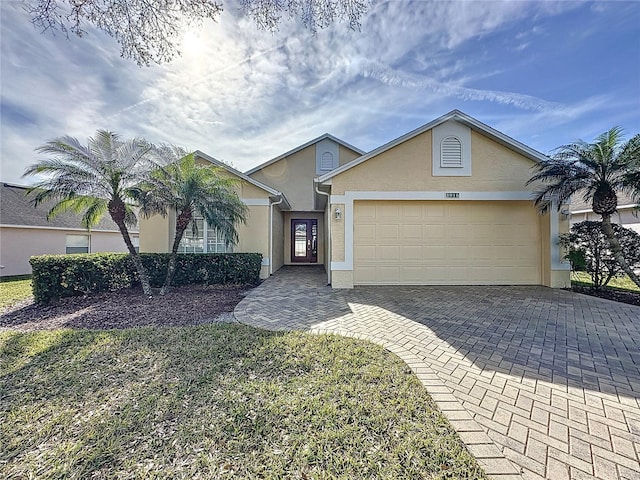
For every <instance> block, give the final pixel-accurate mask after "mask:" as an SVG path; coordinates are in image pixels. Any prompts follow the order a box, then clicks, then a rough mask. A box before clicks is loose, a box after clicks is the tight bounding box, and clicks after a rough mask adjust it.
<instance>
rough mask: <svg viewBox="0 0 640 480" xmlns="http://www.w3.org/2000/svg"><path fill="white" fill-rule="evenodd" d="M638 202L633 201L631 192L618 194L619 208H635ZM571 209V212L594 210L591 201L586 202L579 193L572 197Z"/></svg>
mask: <svg viewBox="0 0 640 480" xmlns="http://www.w3.org/2000/svg"><path fill="white" fill-rule="evenodd" d="M637 206H638V204H637V203H636V202H634V201H633V198H632V197H631V195H629V194H625V193H622V194H618V209H621V208H635V207H637ZM569 210H570V211H571V213H588V212H592V211H593V206H592V205H591V202H585V201H584V199H583V198H582V196H581V195H579V194H577V195H574V196H573V197H572V198H571V203H570V204H569Z"/></svg>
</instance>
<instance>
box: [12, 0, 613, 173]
mask: <svg viewBox="0 0 640 480" xmlns="http://www.w3.org/2000/svg"><path fill="white" fill-rule="evenodd" d="M234 5H235V4H231V5H230V6H229V5H227V8H226V10H225V12H224V13H223V14H222V15H221V17H220V19H219V21H218V22H217V23H213V22H209V23H205V24H204V25H203V26H202V27H201V28H200V29H199V30H198V31H195V30H193V31H190V32H189V34H188V36H187V38H186V39H185V43H184V46H183V56H182V57H181V58H178V59H177V60H175V61H174V62H173V63H172V64H169V65H164V66H154V67H151V68H142V69H140V68H138V67H136V66H135V64H133V63H132V62H130V61H125V60H122V59H120V58H119V57H118V54H119V48H118V45H117V44H116V43H115V42H114V41H113V40H111V39H109V38H106V37H105V36H104V35H102V34H99V33H97V32H94V31H91V32H89V36H88V37H87V38H84V39H76V38H74V39H72V40H70V41H67V40H65V39H64V38H60V37H56V38H55V39H52V38H51V37H49V36H42V35H40V34H39V33H38V32H36V31H34V30H33V29H32V28H31V26H30V24H29V23H28V19H26V18H25V17H24V14H23V13H21V12H19V11H18V10H17V9H15V8H12V7H7V6H6V4H5V3H3V4H2V6H1V7H0V8H2V9H3V10H2V12H3V15H2V16H3V18H2V22H3V24H2V92H1V93H2V101H3V104H4V102H6V103H7V104H11V105H15V106H16V108H17V109H18V110H19V111H24V112H30V114H31V117H32V118H33V119H34V120H33V121H34V122H35V123H34V124H33V125H24V124H21V123H19V122H17V121H16V119H14V118H9V117H8V116H5V114H4V113H3V119H2V127H3V129H2V171H1V174H2V177H3V178H9V179H11V180H13V181H15V180H16V178H17V175H18V173H19V172H21V171H22V169H23V168H24V166H26V164H27V163H31V161H32V160H33V159H34V155H33V154H32V149H33V148H34V147H35V146H37V145H39V144H41V143H43V142H44V141H46V140H48V139H50V138H53V137H55V136H59V135H62V134H71V135H74V136H77V137H78V138H81V139H82V138H86V137H88V136H89V135H91V134H93V132H94V131H95V129H97V128H109V129H111V130H114V131H116V132H119V133H121V134H122V135H124V136H138V135H142V136H145V137H147V138H148V139H149V140H151V141H155V142H167V141H170V142H173V143H176V144H179V145H182V146H185V147H188V148H192V149H200V150H203V151H205V152H207V153H209V154H211V155H213V156H215V157H217V158H221V159H224V160H226V161H230V162H232V163H233V164H234V165H235V166H236V167H237V168H240V169H247V168H249V167H251V166H254V165H256V164H258V163H260V162H262V161H265V160H267V159H269V158H271V157H273V156H276V155H278V154H280V153H282V152H284V151H286V150H289V149H291V148H293V147H295V146H297V145H299V144H300V143H303V142H305V141H307V140H309V139H310V138H313V137H315V136H318V135H320V134H322V133H324V132H327V131H329V132H331V133H333V134H335V135H337V136H339V137H342V138H344V139H345V140H347V141H349V142H351V143H353V144H354V145H356V146H360V147H361V148H364V149H370V148H373V147H375V146H378V145H380V144H382V143H384V142H386V141H388V140H391V139H392V138H393V137H395V136H397V135H400V134H402V133H405V132H406V131H408V130H409V129H411V128H415V127H417V126H419V125H420V124H422V123H425V122H427V121H429V120H431V119H433V118H434V117H436V116H438V115H441V114H443V113H445V112H446V111H448V110H451V109H452V108H461V105H464V106H465V107H470V108H471V110H472V111H473V110H476V111H479V112H480V113H483V116H482V118H481V119H482V120H483V121H487V120H488V119H490V118H494V117H492V116H491V114H490V112H489V109H490V107H491V108H497V109H499V110H500V111H501V112H504V118H498V116H496V117H495V118H498V120H497V121H498V124H497V125H494V126H496V127H497V128H500V127H501V126H504V127H505V128H506V130H505V131H506V132H507V133H509V132H527V128H529V130H531V126H532V125H535V124H536V123H535V122H543V123H544V122H545V121H546V119H548V118H551V119H552V121H551V123H553V122H555V124H556V125H560V124H562V122H566V121H569V119H575V118H579V117H580V116H584V115H585V112H590V111H594V110H597V109H599V108H602V103H599V102H598V101H595V100H594V101H591V102H579V105H577V106H572V105H560V104H558V103H557V102H552V101H549V100H547V99H544V98H538V97H536V96H534V95H529V94H527V93H525V92H523V91H517V87H511V85H510V88H513V90H516V91H503V89H501V88H486V85H487V84H490V83H491V82H490V80H492V79H494V78H503V77H505V76H506V75H509V74H510V71H509V70H510V69H511V68H514V67H513V66H512V65H499V64H497V63H495V61H493V59H494V57H495V56H496V54H495V53H494V52H492V51H491V49H490V48H488V47H487V43H486V42H487V41H489V40H490V37H491V35H495V34H496V32H500V31H501V30H505V29H508V28H510V27H513V25H515V24H516V22H518V21H519V20H521V19H525V18H529V17H531V16H536V17H538V18H545V16H549V15H557V14H559V13H561V12H562V11H564V9H568V8H576V6H575V4H569V3H567V2H556V3H553V2H534V3H528V2H414V3H408V2H404V1H392V2H380V3H375V4H374V6H373V8H372V9H371V11H370V13H369V15H368V16H367V18H366V19H365V20H364V22H363V25H362V31H361V32H353V31H351V30H349V29H348V28H347V27H346V26H345V25H336V26H333V27H331V28H329V29H326V30H322V31H319V32H318V34H317V35H316V36H313V35H312V34H311V33H310V32H308V31H306V30H304V29H303V28H302V27H301V26H300V25H299V24H298V23H296V22H293V21H289V20H287V19H284V20H283V23H282V24H281V27H280V31H279V32H276V33H274V34H271V33H269V32H264V31H260V30H258V29H256V28H255V26H254V25H253V24H252V23H251V21H250V20H248V19H246V18H243V17H242V16H241V15H238V14H237V12H236V10H235V8H234ZM539 31H542V27H539V26H537V25H536V26H533V27H531V26H529V27H527V30H526V31H525V30H522V31H519V32H518V33H513V34H512V35H513V37H514V38H513V44H514V45H527V47H526V48H527V52H529V51H531V50H532V49H533V48H534V47H535V36H536V35H538V33H537V32H539ZM525 32H526V35H525ZM516 48H517V47H516ZM479 85H484V86H479ZM463 109H464V108H463ZM470 113H472V112H470ZM510 122H511V123H510ZM525 140H526V138H525ZM25 149H26V150H27V151H28V157H29V160H30V161H29V162H27V161H26V160H25Z"/></svg>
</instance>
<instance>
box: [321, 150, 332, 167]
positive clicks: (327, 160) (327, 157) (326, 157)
mask: <svg viewBox="0 0 640 480" xmlns="http://www.w3.org/2000/svg"><path fill="white" fill-rule="evenodd" d="M320 170H322V171H327V172H328V171H330V170H333V154H332V153H331V152H324V153H323V154H322V157H321V159H320Z"/></svg>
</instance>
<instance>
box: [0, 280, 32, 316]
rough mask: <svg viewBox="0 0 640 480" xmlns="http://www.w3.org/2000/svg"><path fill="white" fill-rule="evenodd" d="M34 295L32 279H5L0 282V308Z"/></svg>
mask: <svg viewBox="0 0 640 480" xmlns="http://www.w3.org/2000/svg"><path fill="white" fill-rule="evenodd" d="M32 296H33V293H32V291H31V279H30V278H27V279H22V280H19V279H18V280H3V281H2V282H0V309H2V308H5V307H8V306H10V305H13V304H14V303H17V302H20V301H22V300H26V299H27V298H30V297H32Z"/></svg>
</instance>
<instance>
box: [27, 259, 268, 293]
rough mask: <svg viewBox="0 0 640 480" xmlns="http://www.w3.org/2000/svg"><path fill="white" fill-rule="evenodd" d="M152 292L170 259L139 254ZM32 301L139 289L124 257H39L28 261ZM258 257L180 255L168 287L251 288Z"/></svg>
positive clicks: (135, 274)
mask: <svg viewBox="0 0 640 480" xmlns="http://www.w3.org/2000/svg"><path fill="white" fill-rule="evenodd" d="M140 258H141V259H142V263H143V265H144V266H145V268H146V269H147V272H148V274H149V280H150V283H151V286H152V287H160V286H162V284H163V283H164V279H165V276H166V273H167V265H168V262H169V254H168V253H141V254H140ZM29 263H31V269H32V272H33V275H32V283H33V296H34V298H35V300H36V302H38V303H48V302H50V301H52V300H57V299H58V298H62V297H70V296H73V295H85V294H88V293H91V292H102V291H107V290H109V291H113V290H120V289H123V288H129V287H133V286H136V285H139V284H140V281H139V279H138V272H137V271H136V269H135V266H134V264H133V262H132V261H131V257H130V256H129V254H126V253H88V254H75V255H39V256H36V257H31V259H30V260H29ZM261 265H262V255H261V254H259V253H204V254H189V253H187V254H179V255H178V257H177V261H176V272H175V275H174V277H173V281H172V283H171V284H172V285H173V286H179V285H191V284H203V285H218V284H255V283H257V282H258V280H259V277H260V266H261Z"/></svg>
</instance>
